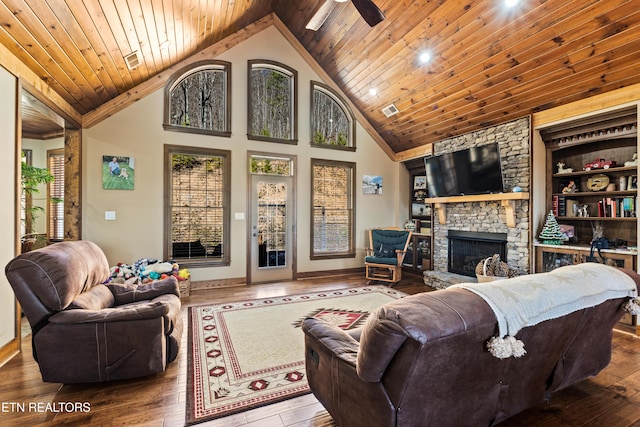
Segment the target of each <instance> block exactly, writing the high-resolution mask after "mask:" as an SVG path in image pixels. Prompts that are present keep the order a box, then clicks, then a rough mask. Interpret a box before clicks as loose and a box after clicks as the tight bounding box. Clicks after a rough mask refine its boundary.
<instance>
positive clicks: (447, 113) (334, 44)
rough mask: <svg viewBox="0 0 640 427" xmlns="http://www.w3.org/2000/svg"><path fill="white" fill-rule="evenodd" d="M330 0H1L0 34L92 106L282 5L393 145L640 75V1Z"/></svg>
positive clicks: (85, 108)
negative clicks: (132, 58) (322, 10)
mask: <svg viewBox="0 0 640 427" xmlns="http://www.w3.org/2000/svg"><path fill="white" fill-rule="evenodd" d="M324 1H325V0H273V1H267V0H260V1H250V0H1V1H0V26H1V28H2V30H1V31H0V43H2V44H3V45H4V46H5V47H6V48H7V49H9V51H11V52H12V53H13V54H14V55H16V56H17V57H18V58H19V59H20V60H21V61H22V62H24V63H25V64H26V65H27V66H28V67H29V68H30V69H31V70H33V71H34V72H35V73H36V74H37V75H38V76H40V77H41V78H42V79H43V80H44V81H45V82H47V83H48V84H49V85H50V86H51V87H52V88H53V89H54V90H55V91H56V92H58V93H59V94H60V95H61V96H62V97H63V98H64V99H65V100H66V101H67V102H68V103H69V104H70V105H71V106H73V107H74V108H75V109H76V110H77V111H78V112H79V113H80V114H86V113H88V112H91V111H93V110H95V109H96V108H98V107H100V106H101V105H102V104H104V103H106V102H108V101H109V100H112V99H113V98H115V97H116V96H118V95H120V94H122V93H126V92H127V91H130V90H131V89H132V88H134V87H135V86H136V85H138V84H140V83H141V82H143V81H145V80H147V79H150V78H152V77H153V76H156V75H157V74H158V73H160V72H161V71H162V70H165V69H166V68H167V67H169V66H171V65H172V64H175V63H177V62H179V61H181V60H183V59H185V58H187V57H189V56H191V55H193V54H194V53H196V52H198V51H200V50H202V49H204V48H206V47H207V46H209V45H211V44H213V43H215V42H217V41H219V40H221V39H223V38H224V37H226V36H229V35H231V34H233V33H234V32H235V31H237V30H238V29H240V28H242V27H244V26H246V25H248V24H250V23H252V22H254V21H256V20H258V19H260V18H262V17H264V16H266V15H268V14H269V13H271V12H274V13H275V14H276V15H277V16H278V18H279V19H280V20H281V21H282V22H283V23H284V24H285V25H286V26H287V27H288V29H289V30H290V31H291V33H292V34H293V35H294V36H295V37H296V38H297V39H298V40H299V41H300V42H301V43H302V45H303V46H304V47H305V48H306V49H307V51H308V52H309V53H310V54H311V56H313V57H314V58H315V60H316V61H317V62H318V63H319V64H320V65H321V66H322V67H323V68H324V69H325V70H326V72H327V73H328V74H329V75H330V76H331V77H332V78H333V79H334V81H335V82H336V84H338V86H339V87H340V88H341V89H342V90H343V91H344V93H345V94H346V95H347V96H348V97H349V98H350V99H351V101H352V102H353V103H354V104H355V105H356V106H357V108H358V109H360V111H361V112H362V113H363V114H364V115H365V117H366V118H367V119H368V120H369V122H370V123H371V124H372V125H373V127H374V128H375V129H376V130H377V132H378V133H379V134H380V135H381V136H382V138H383V139H384V140H385V141H386V143H387V144H388V145H389V147H390V148H391V150H392V151H393V152H394V153H400V152H403V151H405V150H410V149H414V148H416V147H420V146H423V145H426V144H430V143H433V142H435V141H438V140H442V139H444V138H447V137H450V136H454V135H460V134H463V133H466V132H469V131H472V130H476V129H479V128H482V127H486V126H489V125H493V124H498V123H503V122H505V121H508V120H511V119H515V118H519V117H523V116H525V115H528V114H531V113H532V112H535V111H541V110H544V109H548V108H551V107H554V106H558V105H562V104H565V103H568V102H571V101H575V100H579V99H584V98H586V97H589V96H591V95H594V94H598V93H604V92H607V91H611V90H613V89H617V88H620V87H624V86H628V85H631V84H635V83H640V72H639V71H638V70H640V8H639V7H638V0H599V1H598V0H520V4H519V5H517V6H516V7H514V8H511V9H508V8H506V7H505V6H504V0H467V1H457V0H439V1H430V0H420V1H415V0H374V1H375V3H376V4H377V5H378V7H379V8H380V9H381V10H382V11H383V12H384V13H385V15H386V20H385V21H383V22H382V23H381V24H379V25H377V26H375V27H373V28H370V27H369V26H368V25H367V24H366V23H365V22H364V21H363V20H362V19H361V17H360V16H359V14H358V13H357V11H356V9H355V8H354V6H353V5H352V4H351V3H350V2H346V3H337V4H336V7H335V8H334V10H333V12H332V13H331V14H330V15H329V17H328V19H327V21H326V22H325V24H324V25H323V26H322V27H321V28H320V29H319V31H317V32H313V31H310V30H306V29H305V24H306V22H307V21H308V20H309V18H310V17H311V16H312V15H313V13H314V12H315V11H316V10H317V9H318V8H319V7H320V6H321V5H322V3H324ZM164 41H167V42H168V44H167V45H163V44H162V42H164ZM136 51H137V52H138V53H139V54H140V55H141V61H142V62H141V65H140V66H138V67H137V68H135V69H134V70H129V69H128V67H127V65H126V63H125V60H124V59H123V58H124V56H126V55H128V54H130V53H132V52H136ZM424 51H428V52H430V54H431V57H432V59H431V61H429V62H427V63H421V62H420V60H419V54H420V53H422V52H424ZM373 87H375V88H376V89H377V91H378V94H377V95H375V96H374V95H371V94H370V92H369V89H371V88H373ZM392 103H393V104H395V106H396V107H397V108H398V109H399V110H400V112H399V113H398V114H397V115H395V116H392V117H389V118H387V117H386V116H385V115H384V114H383V113H382V111H381V110H382V108H384V107H386V106H388V105H390V104H392Z"/></svg>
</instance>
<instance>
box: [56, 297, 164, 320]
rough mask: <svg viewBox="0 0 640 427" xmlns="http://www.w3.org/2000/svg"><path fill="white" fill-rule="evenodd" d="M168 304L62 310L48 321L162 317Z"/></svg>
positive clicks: (154, 302) (152, 303)
mask: <svg viewBox="0 0 640 427" xmlns="http://www.w3.org/2000/svg"><path fill="white" fill-rule="evenodd" d="M169 310H170V306H169V305H168V304H167V303H166V302H164V301H146V302H140V303H133V304H127V305H123V306H120V307H114V308H104V309H102V310H85V309H74V310H64V311H61V312H59V313H57V314H54V315H53V316H51V317H50V318H49V322H50V323H65V324H73V323H103V322H121V321H127V320H141V319H155V318H162V317H164V316H166V315H167V313H169Z"/></svg>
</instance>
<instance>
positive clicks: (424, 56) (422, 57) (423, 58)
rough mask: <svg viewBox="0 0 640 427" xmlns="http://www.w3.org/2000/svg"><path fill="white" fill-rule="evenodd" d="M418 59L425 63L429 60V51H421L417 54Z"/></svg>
mask: <svg viewBox="0 0 640 427" xmlns="http://www.w3.org/2000/svg"><path fill="white" fill-rule="evenodd" d="M418 59H419V60H420V62H422V63H423V64H426V63H427V62H429V61H431V54H430V53H429V52H422V53H420V55H418Z"/></svg>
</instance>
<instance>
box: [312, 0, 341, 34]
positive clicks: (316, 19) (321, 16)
mask: <svg viewBox="0 0 640 427" xmlns="http://www.w3.org/2000/svg"><path fill="white" fill-rule="evenodd" d="M334 7H336V2H335V1H334V0H325V1H324V3H323V4H322V6H320V8H319V9H318V11H317V12H316V13H315V14H314V15H313V16H312V17H311V19H309V22H308V23H307V26H306V28H307V30H313V31H318V28H320V27H321V26H322V24H324V21H326V20H327V18H328V17H329V14H330V13H331V12H332V11H333V8H334Z"/></svg>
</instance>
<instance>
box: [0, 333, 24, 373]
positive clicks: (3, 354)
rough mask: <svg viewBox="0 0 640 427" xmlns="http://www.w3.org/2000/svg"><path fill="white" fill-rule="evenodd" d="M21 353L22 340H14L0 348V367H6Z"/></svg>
mask: <svg viewBox="0 0 640 427" xmlns="http://www.w3.org/2000/svg"><path fill="white" fill-rule="evenodd" d="M19 352H20V339H19V338H14V339H13V340H11V341H9V342H8V343H7V344H5V345H4V346H3V347H2V348H0V367H2V366H4V364H5V363H7V362H8V361H9V360H11V359H12V358H13V357H15V356H16V354H18V353H19Z"/></svg>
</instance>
